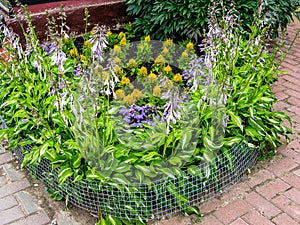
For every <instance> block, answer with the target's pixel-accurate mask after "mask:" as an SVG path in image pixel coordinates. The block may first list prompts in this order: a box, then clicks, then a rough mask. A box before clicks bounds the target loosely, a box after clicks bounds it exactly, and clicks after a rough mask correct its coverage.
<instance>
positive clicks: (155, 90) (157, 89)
mask: <svg viewBox="0 0 300 225" xmlns="http://www.w3.org/2000/svg"><path fill="white" fill-rule="evenodd" d="M153 95H154V96H156V97H158V96H160V95H161V90H160V87H158V86H157V85H156V86H155V87H154V88H153Z"/></svg>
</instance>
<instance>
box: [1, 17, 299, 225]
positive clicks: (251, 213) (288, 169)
mask: <svg viewBox="0 0 300 225" xmlns="http://www.w3.org/2000/svg"><path fill="white" fill-rule="evenodd" d="M299 28H300V23H299V22H295V23H292V24H291V25H290V26H289V28H288V32H289V34H290V35H289V37H288V40H289V41H290V40H291V37H292V36H294V35H295V33H296V31H297V29H299ZM282 69H283V70H285V71H286V72H287V73H286V74H284V75H281V76H280V77H279V81H278V82H277V83H276V84H275V85H274V86H273V90H274V93H275V95H276V96H277V98H278V100H279V101H278V103H277V104H276V105H275V109H276V110H280V111H284V112H286V113H287V114H288V115H289V116H290V117H291V118H292V120H293V122H294V130H295V132H296V134H295V135H292V136H291V140H292V141H291V143H289V144H288V145H285V146H282V147H280V148H279V149H278V151H279V154H278V155H277V156H276V157H275V158H274V159H273V160H272V162H262V163H259V168H257V169H256V170H255V171H254V172H253V173H251V174H250V175H249V176H248V178H247V179H246V180H244V181H242V182H240V183H239V184H237V185H236V186H235V187H233V188H232V189H231V190H230V191H229V192H227V193H225V194H223V195H222V196H221V197H219V198H215V199H213V200H211V201H209V202H207V203H205V204H203V205H201V206H200V209H201V211H202V213H204V214H205V216H204V217H203V218H202V219H201V222H198V223H195V222H194V221H195V220H194V218H193V217H182V216H175V217H173V218H172V219H169V220H165V221H160V222H154V223H152V224H159V225H191V224H199V225H200V224H202V225H224V224H231V225H243V224H244V225H245V224H250V225H268V224H277V225H286V224H287V225H293V224H295V225H296V224H300V138H299V134H298V132H300V37H299V38H297V40H296V43H295V45H294V46H293V48H292V50H291V51H290V53H289V54H288V56H287V58H286V60H285V62H284V63H283V64H282ZM13 160H14V159H13V157H12V155H11V153H10V152H7V151H4V150H1V148H0V225H2V224H20V225H29V224H31V225H34V224H36V225H43V224H45V225H46V224H49V223H50V221H51V220H52V219H53V218H50V217H49V216H48V215H47V214H46V213H45V210H43V209H42V208H40V207H39V206H38V202H36V200H35V197H34V196H31V195H30V194H28V192H26V190H28V188H34V187H33V186H32V184H30V183H29V182H28V180H27V179H26V178H24V176H23V175H22V173H20V172H18V171H17V170H16V169H14V168H13V164H12V161H13ZM61 224H62V223H61ZM61 224H59V225H61ZM67 224H71V221H70V222H69V223H67ZM83 225H88V224H83Z"/></svg>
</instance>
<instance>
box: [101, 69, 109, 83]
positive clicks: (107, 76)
mask: <svg viewBox="0 0 300 225" xmlns="http://www.w3.org/2000/svg"><path fill="white" fill-rule="evenodd" d="M101 78H102V80H103V81H106V80H109V72H107V71H103V72H102V74H101Z"/></svg>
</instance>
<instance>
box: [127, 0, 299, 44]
mask: <svg viewBox="0 0 300 225" xmlns="http://www.w3.org/2000/svg"><path fill="white" fill-rule="evenodd" d="M212 2H213V1H211V0H177V1H174V0H171V1H162V0H127V7H128V8H127V12H128V14H129V15H131V16H134V17H135V20H134V25H135V26H136V27H137V29H138V30H139V31H141V32H143V33H145V34H147V35H148V34H151V36H152V38H153V39H165V38H167V37H168V38H178V37H180V38H184V37H185V38H186V37H188V38H192V39H194V40H196V41H198V40H199V38H201V37H202V34H203V30H207V21H208V10H209V6H211V4H212ZM231 2H232V1H231V0H225V1H224V3H225V5H228V6H229V7H230V4H231ZM267 2H268V4H267V5H266V10H265V12H270V14H271V15H273V16H272V17H273V19H274V22H273V25H272V29H273V34H275V35H276V34H277V32H278V29H279V28H281V29H284V28H286V26H287V24H288V23H289V21H291V20H292V15H293V14H294V13H295V10H296V9H297V6H299V5H300V1H299V0H268V1H267ZM258 4H259V1H257V0H237V1H235V2H234V5H235V7H236V9H237V11H238V13H239V14H238V16H239V19H240V20H242V21H243V27H244V28H246V29H247V28H248V25H250V24H252V22H253V19H254V16H253V14H254V13H255V12H256V11H257V9H258Z"/></svg>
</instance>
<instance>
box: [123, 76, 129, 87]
mask: <svg viewBox="0 0 300 225" xmlns="http://www.w3.org/2000/svg"><path fill="white" fill-rule="evenodd" d="M121 84H122V85H128V84H130V79H129V78H127V77H122V79H121Z"/></svg>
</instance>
